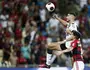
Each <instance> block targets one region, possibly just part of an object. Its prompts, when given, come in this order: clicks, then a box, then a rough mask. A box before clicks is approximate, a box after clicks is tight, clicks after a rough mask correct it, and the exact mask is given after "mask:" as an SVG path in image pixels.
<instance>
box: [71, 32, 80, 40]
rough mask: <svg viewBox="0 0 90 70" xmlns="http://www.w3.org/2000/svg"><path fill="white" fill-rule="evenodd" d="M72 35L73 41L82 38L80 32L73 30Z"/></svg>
mask: <svg viewBox="0 0 90 70" xmlns="http://www.w3.org/2000/svg"><path fill="white" fill-rule="evenodd" d="M72 34H73V39H79V38H80V37H81V34H80V32H78V31H75V30H73V31H72Z"/></svg>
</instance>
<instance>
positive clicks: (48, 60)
mask: <svg viewBox="0 0 90 70" xmlns="http://www.w3.org/2000/svg"><path fill="white" fill-rule="evenodd" d="M51 58H52V54H49V53H47V55H46V64H47V65H50V64H51Z"/></svg>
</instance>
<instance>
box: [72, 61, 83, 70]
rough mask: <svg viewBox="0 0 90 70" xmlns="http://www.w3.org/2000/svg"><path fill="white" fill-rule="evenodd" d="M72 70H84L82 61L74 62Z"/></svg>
mask: <svg viewBox="0 0 90 70" xmlns="http://www.w3.org/2000/svg"><path fill="white" fill-rule="evenodd" d="M72 70H84V63H83V61H75V62H74V64H73V68H72Z"/></svg>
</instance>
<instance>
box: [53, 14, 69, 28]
mask: <svg viewBox="0 0 90 70" xmlns="http://www.w3.org/2000/svg"><path fill="white" fill-rule="evenodd" d="M53 17H54V18H56V19H57V20H58V21H59V22H61V23H62V24H63V25H64V26H67V23H68V22H67V21H65V20H63V19H61V18H59V17H58V16H57V14H54V15H53Z"/></svg>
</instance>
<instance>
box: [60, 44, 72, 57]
mask: <svg viewBox="0 0 90 70" xmlns="http://www.w3.org/2000/svg"><path fill="white" fill-rule="evenodd" d="M60 47H61V49H62V50H65V49H67V48H66V46H65V43H64V44H60ZM65 55H66V56H70V57H72V52H67V53H65Z"/></svg>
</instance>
